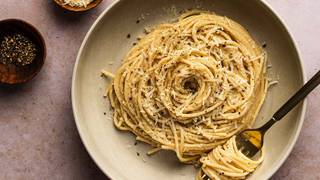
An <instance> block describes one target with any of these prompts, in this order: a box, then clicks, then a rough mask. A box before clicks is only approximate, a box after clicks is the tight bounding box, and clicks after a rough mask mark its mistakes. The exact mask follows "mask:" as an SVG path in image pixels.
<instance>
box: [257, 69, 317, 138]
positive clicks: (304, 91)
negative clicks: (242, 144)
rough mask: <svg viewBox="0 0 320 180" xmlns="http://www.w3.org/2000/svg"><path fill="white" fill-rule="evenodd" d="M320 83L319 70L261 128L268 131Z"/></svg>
mask: <svg viewBox="0 0 320 180" xmlns="http://www.w3.org/2000/svg"><path fill="white" fill-rule="evenodd" d="M319 84H320V71H318V72H317V73H316V74H315V75H314V76H313V77H312V78H311V79H310V80H309V81H308V82H307V83H306V84H305V85H304V86H303V87H302V88H301V89H299V91H298V92H296V94H295V95H293V96H292V97H291V98H290V99H289V100H288V101H287V102H286V103H285V104H284V105H282V106H281V108H280V109H279V110H278V111H277V112H276V113H275V114H274V115H273V117H272V118H271V120H270V121H268V122H267V123H266V124H265V125H263V126H262V127H261V128H259V129H260V130H262V131H264V132H265V131H267V130H268V129H269V128H270V127H271V126H272V125H273V124H274V123H275V122H277V121H279V120H280V119H282V118H283V117H284V116H285V115H286V114H288V112H290V111H291V110H292V109H293V108H294V107H295V106H296V105H297V104H298V103H299V102H300V101H302V100H303V99H304V98H305V97H306V96H307V95H308V94H309V93H310V92H311V91H312V90H313V89H314V88H316V87H317V86H318V85H319Z"/></svg>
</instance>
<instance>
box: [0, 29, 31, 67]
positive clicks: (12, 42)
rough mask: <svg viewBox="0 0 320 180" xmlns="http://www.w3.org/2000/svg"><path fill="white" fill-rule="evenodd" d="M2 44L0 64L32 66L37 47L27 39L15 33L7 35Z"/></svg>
mask: <svg viewBox="0 0 320 180" xmlns="http://www.w3.org/2000/svg"><path fill="white" fill-rule="evenodd" d="M0 39H2V41H1V43H0V62H1V63H2V64H5V65H7V64H15V65H18V66H25V65H28V64H31V63H32V62H33V60H34V59H35V57H36V51H37V49H36V46H35V44H34V43H33V42H32V41H31V40H29V39H28V38H27V37H25V36H23V35H21V34H18V33H15V34H11V35H6V36H4V37H3V38H0Z"/></svg>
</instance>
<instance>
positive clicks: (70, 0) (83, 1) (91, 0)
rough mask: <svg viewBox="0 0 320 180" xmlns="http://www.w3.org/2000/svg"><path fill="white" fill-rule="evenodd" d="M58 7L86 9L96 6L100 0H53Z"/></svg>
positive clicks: (77, 10) (76, 10)
mask: <svg viewBox="0 0 320 180" xmlns="http://www.w3.org/2000/svg"><path fill="white" fill-rule="evenodd" d="M53 1H54V2H55V3H56V4H57V5H59V6H60V7H62V8H64V9H66V10H69V11H75V12H80V11H88V10H90V9H93V8H95V7H96V6H98V5H99V4H100V3H101V2H102V0H53Z"/></svg>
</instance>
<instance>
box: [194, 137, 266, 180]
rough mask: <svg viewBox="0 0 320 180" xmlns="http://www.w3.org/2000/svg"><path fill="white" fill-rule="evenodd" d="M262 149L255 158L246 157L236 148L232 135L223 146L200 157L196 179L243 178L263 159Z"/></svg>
mask: <svg viewBox="0 0 320 180" xmlns="http://www.w3.org/2000/svg"><path fill="white" fill-rule="evenodd" d="M263 157H264V155H263V151H262V154H261V156H259V158H257V159H256V160H252V159H250V158H248V157H246V156H245V155H244V154H242V153H241V151H240V150H239V149H238V148H237V145H236V138H235V136H233V137H232V138H231V139H230V140H228V141H227V142H226V143H225V144H224V145H223V146H218V147H216V148H215V149H213V150H212V151H211V152H210V153H209V154H208V155H207V156H203V157H201V159H200V162H201V163H202V167H201V170H200V171H199V173H198V174H197V177H196V179H197V180H202V179H216V180H220V179H245V178H246V176H247V175H248V174H249V173H252V172H253V171H254V170H255V169H256V168H257V166H259V164H260V163H261V162H262V160H263Z"/></svg>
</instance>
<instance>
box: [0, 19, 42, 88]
mask: <svg viewBox="0 0 320 180" xmlns="http://www.w3.org/2000/svg"><path fill="white" fill-rule="evenodd" d="M7 22H9V23H10V22H14V23H20V24H24V25H26V27H27V28H29V29H30V30H31V31H32V32H34V35H35V36H37V38H39V43H40V46H41V48H42V50H43V55H42V57H41V64H40V66H39V68H37V69H36V71H35V72H34V73H33V75H31V76H29V77H28V78H26V79H24V80H23V81H19V82H15V83H8V82H0V84H3V85H21V84H25V83H27V82H29V81H31V80H32V79H33V78H35V77H36V76H37V75H38V74H39V72H40V71H41V70H42V68H43V66H44V63H45V61H46V57H47V46H46V42H45V40H44V37H43V35H42V34H41V32H40V31H39V29H38V28H36V27H35V26H34V25H32V24H31V23H29V22H27V21H25V20H23V19H18V18H9V19H3V20H0V24H2V23H7ZM22 31H24V29H23V30H22Z"/></svg>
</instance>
